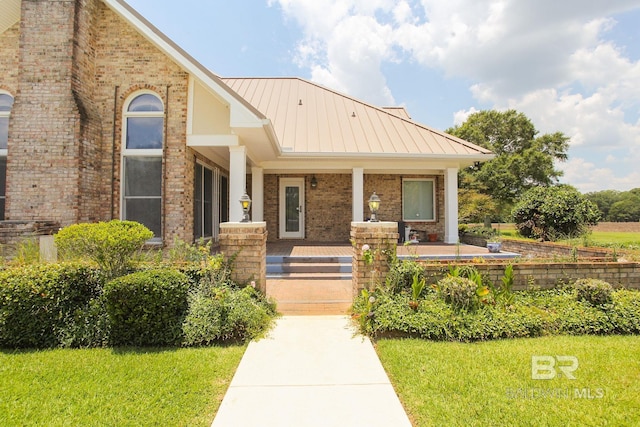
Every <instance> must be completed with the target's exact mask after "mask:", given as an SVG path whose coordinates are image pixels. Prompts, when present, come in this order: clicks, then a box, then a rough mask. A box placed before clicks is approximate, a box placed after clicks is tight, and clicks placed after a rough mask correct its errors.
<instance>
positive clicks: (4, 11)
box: [0, 0, 20, 34]
mask: <svg viewBox="0 0 640 427" xmlns="http://www.w3.org/2000/svg"><path fill="white" fill-rule="evenodd" d="M19 20H20V1H19V0H0V34H2V33H4V32H5V31H7V30H8V29H9V28H11V27H12V26H13V24H15V23H16V22H18V21H19Z"/></svg>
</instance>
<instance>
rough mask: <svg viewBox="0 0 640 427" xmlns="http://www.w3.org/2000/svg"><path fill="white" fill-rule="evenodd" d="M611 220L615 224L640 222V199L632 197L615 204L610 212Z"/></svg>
mask: <svg viewBox="0 0 640 427" xmlns="http://www.w3.org/2000/svg"><path fill="white" fill-rule="evenodd" d="M609 220H610V221H614V222H636V221H640V197H638V196H634V195H632V196H631V197H627V198H625V199H623V200H620V201H619V202H615V203H614V204H613V205H612V206H611V209H610V210H609Z"/></svg>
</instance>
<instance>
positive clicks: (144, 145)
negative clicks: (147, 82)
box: [121, 92, 164, 241]
mask: <svg viewBox="0 0 640 427" xmlns="http://www.w3.org/2000/svg"><path fill="white" fill-rule="evenodd" d="M122 135H123V142H122V175H123V176H122V214H121V217H122V219H124V220H128V221H137V222H140V223H142V224H144V225H145V226H146V227H147V228H149V230H151V231H153V234H154V239H153V240H156V241H162V146H163V135H164V106H163V104H162V101H161V100H160V98H158V97H157V96H156V95H155V94H153V93H148V92H143V93H137V94H135V95H133V96H132V97H131V98H130V99H129V100H128V102H127V103H125V111H124V120H123V132H122Z"/></svg>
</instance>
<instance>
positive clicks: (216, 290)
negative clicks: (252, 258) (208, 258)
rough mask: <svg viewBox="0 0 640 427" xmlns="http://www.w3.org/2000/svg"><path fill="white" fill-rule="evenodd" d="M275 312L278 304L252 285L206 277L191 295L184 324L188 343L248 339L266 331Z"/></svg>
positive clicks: (198, 343) (211, 342)
mask: <svg viewBox="0 0 640 427" xmlns="http://www.w3.org/2000/svg"><path fill="white" fill-rule="evenodd" d="M275 314H276V311H275V304H274V303H272V302H271V301H269V300H267V299H266V298H265V297H264V296H263V295H262V294H261V293H260V292H258V291H256V290H255V289H254V288H252V287H251V286H247V287H245V288H242V289H240V288H237V287H236V286H230V285H228V284H225V283H219V284H212V283H210V282H209V281H208V280H207V279H204V280H203V281H202V282H201V284H200V286H199V287H198V289H196V290H194V291H192V292H191V293H190V295H189V311H188V313H187V316H186V318H185V321H184V323H183V326H182V330H183V332H184V344H185V345H188V346H197V345H209V344H213V343H216V342H221V341H229V340H233V341H248V340H250V339H253V338H257V337H258V336H260V335H261V334H263V333H264V332H265V331H266V330H267V329H268V328H269V327H270V326H271V324H272V320H273V318H274V316H275Z"/></svg>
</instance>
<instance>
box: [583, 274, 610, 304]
mask: <svg viewBox="0 0 640 427" xmlns="http://www.w3.org/2000/svg"><path fill="white" fill-rule="evenodd" d="M573 287H574V288H575V290H576V293H577V298H578V301H587V302H589V303H591V304H593V305H601V304H611V302H612V301H613V297H612V293H613V287H612V286H611V285H610V284H609V283H607V282H605V281H603V280H598V279H578V280H576V281H575V283H574V284H573Z"/></svg>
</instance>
